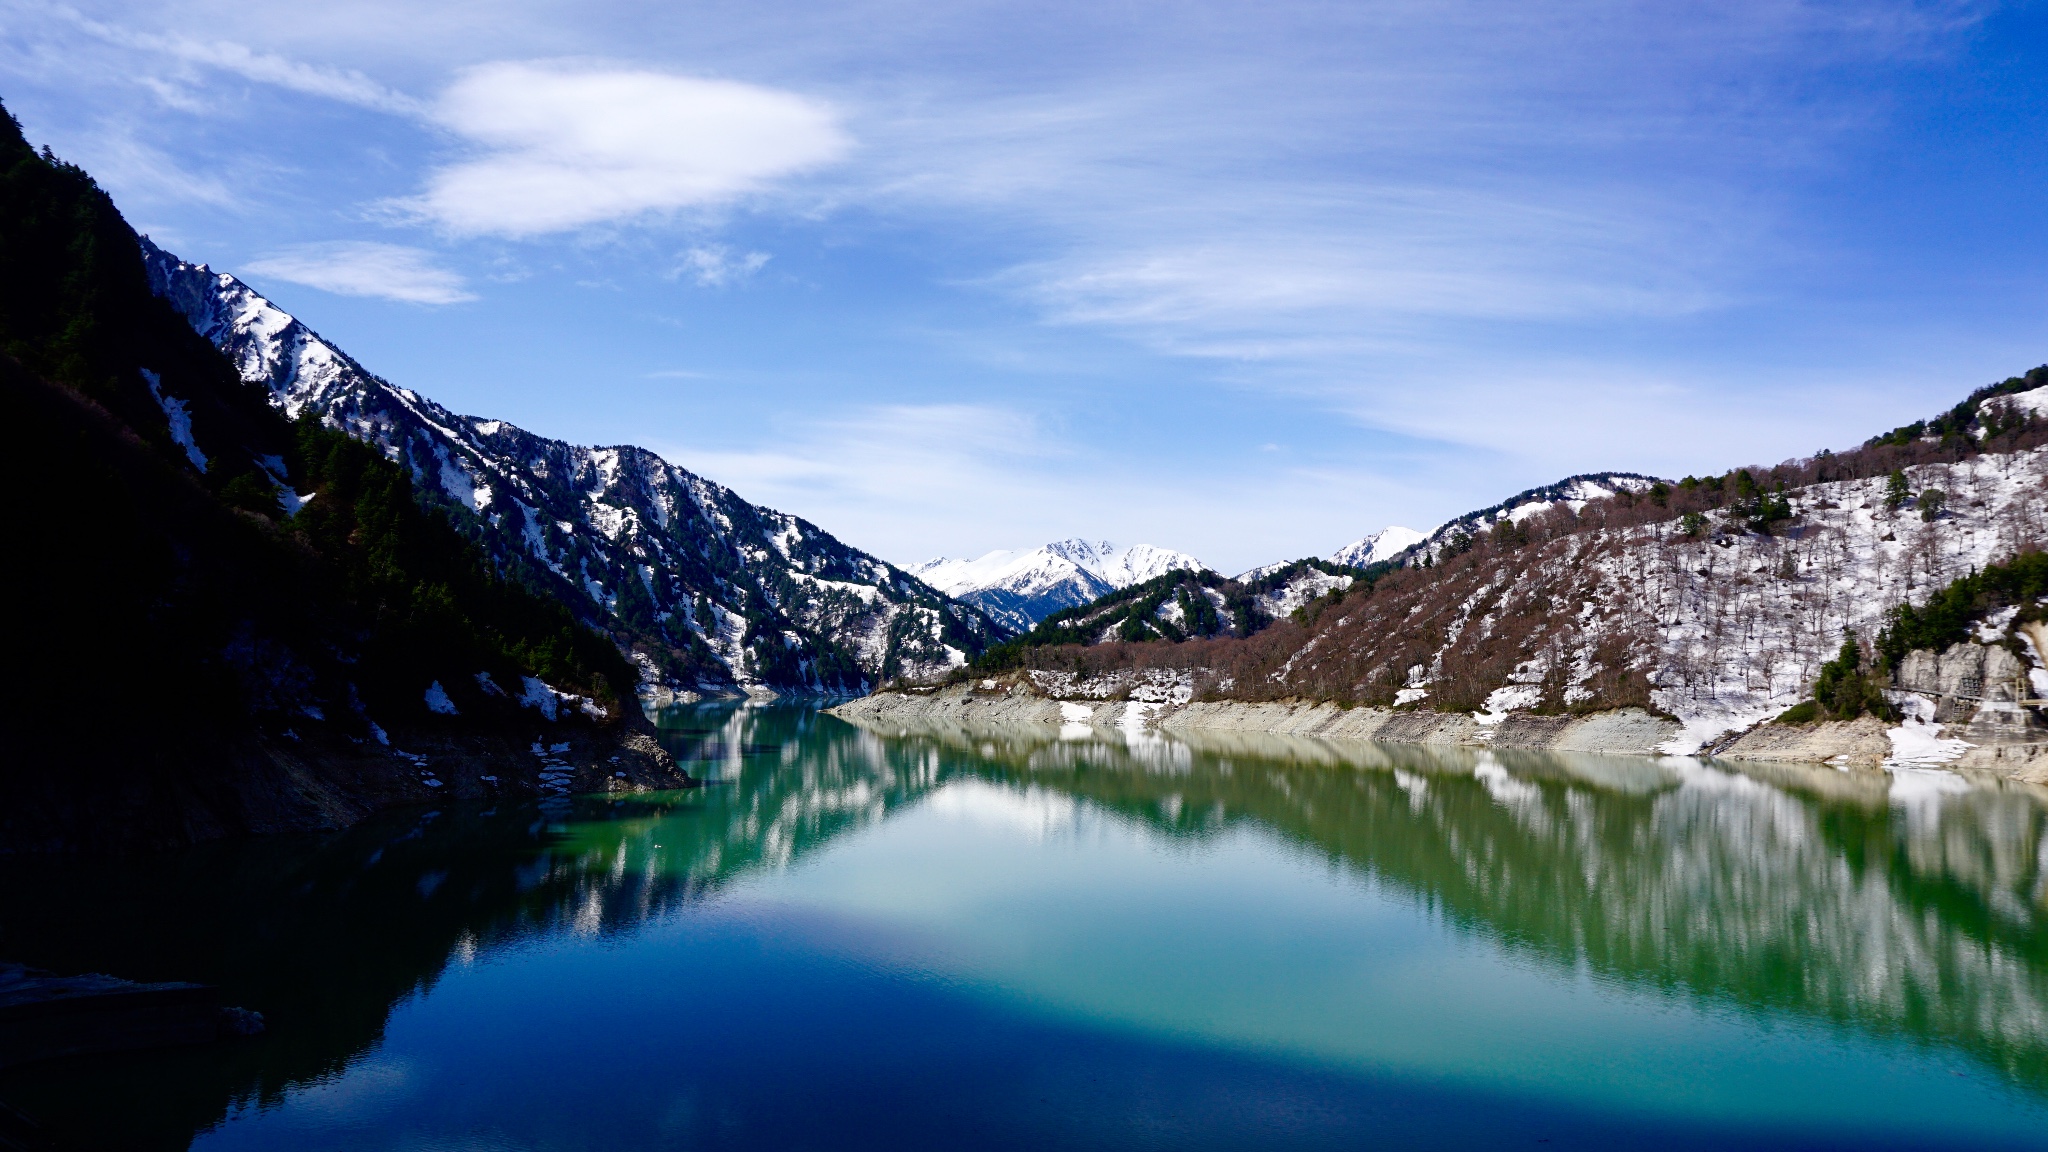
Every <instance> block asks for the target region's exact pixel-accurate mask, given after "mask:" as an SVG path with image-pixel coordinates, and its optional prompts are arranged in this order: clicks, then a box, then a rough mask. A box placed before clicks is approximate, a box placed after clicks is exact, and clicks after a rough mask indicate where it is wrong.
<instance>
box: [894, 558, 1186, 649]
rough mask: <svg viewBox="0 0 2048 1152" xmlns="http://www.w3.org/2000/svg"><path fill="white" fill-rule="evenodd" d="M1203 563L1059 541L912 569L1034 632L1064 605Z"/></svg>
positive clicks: (995, 615)
mask: <svg viewBox="0 0 2048 1152" xmlns="http://www.w3.org/2000/svg"><path fill="white" fill-rule="evenodd" d="M1201 570H1202V562H1201V561H1199V560H1197V559H1195V558H1194V557H1193V556H1190V555H1188V554H1187V553H1185V552H1175V551H1172V550H1170V549H1166V548H1154V547H1153V546H1151V545H1150V544H1137V545H1133V546H1132V547H1129V548H1123V549H1119V548H1118V547H1117V546H1116V545H1114V544H1111V543H1110V542H1109V541H1107V540H1094V541H1089V540H1059V541H1055V542H1054V543H1051V544H1047V545H1045V546H1043V547H1040V548H1033V549H1030V550H1029V551H1025V550H1007V549H1006V550H1001V551H996V552H990V553H988V554H986V555H984V556H980V557H977V558H975V559H973V560H949V559H947V558H946V557H944V556H941V557H939V558H937V559H935V560H927V561H925V562H924V563H922V564H918V565H916V566H914V567H912V568H911V569H910V572H911V574H912V575H914V576H916V577H918V578H919V579H921V580H923V581H924V582H925V583H927V584H930V585H931V586H932V587H934V588H937V589H938V590H939V591H941V592H944V593H945V594H946V595H948V596H952V597H954V598H956V599H960V600H964V601H966V602H968V603H970V604H974V605H977V606H978V607H980V608H981V609H982V611H984V612H986V613H988V615H989V616H990V617H991V618H993V619H994V620H996V621H997V622H999V623H1001V624H1003V625H1004V626H1005V627H1008V628H1009V629H1011V630H1012V631H1015V632H1028V631H1030V630H1031V628H1032V627H1033V626H1034V625H1036V624H1037V623H1038V622H1039V621H1040V620H1043V619H1045V618H1046V617H1047V616H1050V615H1052V614H1053V613H1054V612H1057V611H1059V610H1060V609H1062V608H1072V607H1074V606H1076V605H1080V604H1087V603H1090V602H1092V601H1094V600H1096V599H1099V598H1100V597H1103V596H1106V595H1108V594H1109V593H1111V592H1114V591H1116V590H1117V589H1119V588H1128V587H1130V586H1131V585H1133V584H1140V583H1143V582H1144V581H1147V580H1150V579H1152V578H1153V577H1155V576H1162V575H1165V574H1166V573H1168V572H1173V571H1189V572H1199V571H1201Z"/></svg>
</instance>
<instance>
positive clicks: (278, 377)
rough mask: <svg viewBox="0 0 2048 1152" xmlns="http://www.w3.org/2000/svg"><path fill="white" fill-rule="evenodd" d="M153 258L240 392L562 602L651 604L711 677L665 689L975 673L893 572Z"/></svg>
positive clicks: (649, 457)
mask: <svg viewBox="0 0 2048 1152" xmlns="http://www.w3.org/2000/svg"><path fill="white" fill-rule="evenodd" d="M143 255H144V258H145V263H146V265H147V266H148V269H149V273H150V279H151V285H152V287H153V288H154V289H155V291H156V292H157V294H158V295H160V296H163V297H164V298H166V299H167V300H169V301H170V302H171V303H172V304H173V305H174V306H176V307H177V308H178V310H179V311H180V312H181V313H183V314H184V315H185V317H186V319H187V320H188V322H190V323H191V324H192V326H193V328H194V329H195V330H197V331H198V332H199V334H200V335H202V336H204V337H206V338H207V339H208V340H210V341H212V342H213V344H214V345H215V346H216V347H218V348H220V349H221V350H222V351H224V352H225V353H227V354H228V356H229V357H230V359H231V360H233V361H234V363H235V364H236V366H237V367H238V368H239V370H240V372H241V375H242V377H243V379H245V380H248V381H250V382H251V383H258V384H262V385H263V386H265V387H266V388H268V389H269V392H270V398H271V402H272V404H273V405H275V406H276V407H277V408H278V409H280V410H281V411H283V412H284V413H285V414H286V415H288V416H292V417H297V416H298V415H300V414H301V413H303V412H308V411H310V412H314V413H317V414H318V415H319V416H320V417H321V419H322V421H323V422H324V423H326V424H327V425H329V426H330V427H334V428H339V429H341V430H343V431H346V432H348V433H349V434H350V435H352V436H355V437H356V438H357V439H360V440H363V441H366V442H368V443H371V444H375V445H377V446H378V447H379V448H381V449H382V450H383V451H384V453H385V455H386V456H388V457H389V458H390V459H392V460H395V461H398V462H400V463H402V464H405V465H406V466H407V467H408V468H409V469H410V470H411V472H412V476H413V481H414V483H415V484H417V485H419V486H420V488H421V489H422V490H424V491H428V492H439V493H440V494H441V495H443V496H445V497H446V498H447V499H448V500H449V502H450V503H451V504H453V505H455V506H458V507H460V508H462V509H465V510H467V511H468V512H470V513H474V514H475V516H476V518H477V520H476V523H477V525H478V526H479V527H480V529H481V531H482V532H483V534H484V537H485V541H486V547H487V548H489V549H490V550H491V551H492V554H493V556H494V558H496V559H497V560H498V561H499V563H500V565H501V566H503V565H506V564H508V563H511V562H519V563H530V564H531V565H532V566H533V568H534V569H535V570H536V572H537V574H538V573H545V574H549V575H552V576H553V577H554V578H556V579H557V580H558V581H559V586H558V587H556V588H555V589H554V590H555V592H556V594H557V595H559V596H560V597H561V598H562V599H563V600H564V602H566V603H569V604H570V605H571V606H572V607H582V608H583V609H584V611H585V612H586V613H587V614H603V615H610V616H613V617H614V618H615V619H623V617H622V616H621V615H620V614H621V613H622V612H623V611H624V610H625V605H624V604H622V601H621V598H622V596H623V597H627V598H628V599H632V600H638V601H640V602H641V603H642V604H643V606H644V607H645V611H644V612H641V613H640V614H639V616H640V619H641V624H640V626H639V627H640V634H641V635H642V636H645V635H647V633H648V631H649V630H650V626H649V622H650V621H651V622H652V628H655V629H661V630H664V631H665V633H666V635H667V637H668V639H667V640H665V641H663V643H665V644H667V645H668V646H669V647H671V648H672V649H673V650H674V651H676V652H678V653H681V654H682V655H683V656H684V657H685V658H686V661H694V662H695V667H697V668H698V669H699V671H698V673H696V675H697V676H698V677H699V678H698V679H694V680H690V681H679V682H674V683H666V684H664V685H663V686H664V687H666V688H669V689H672V690H679V691H696V690H729V689H730V688H731V687H733V686H738V687H743V688H747V689H749V690H752V689H753V688H755V687H756V686H758V685H761V684H763V683H765V682H766V678H765V677H764V675H763V673H762V669H763V668H773V667H776V666H778V665H779V666H780V667H781V668H782V672H781V678H780V679H779V680H778V681H777V683H778V684H779V685H780V686H781V687H782V688H785V689H787V688H790V687H792V686H793V685H792V684H791V683H790V679H791V678H792V677H795V678H796V679H798V680H799V681H803V686H806V687H817V688H831V687H838V688H841V689H845V688H850V687H863V686H872V685H873V684H874V683H875V682H878V681H879V680H880V679H881V678H882V677H883V675H884V674H885V671H888V670H890V669H894V670H899V671H903V672H909V673H913V674H915V673H922V672H927V671H930V672H936V671H943V670H944V669H946V668H949V667H954V666H957V665H958V664H960V663H961V662H963V661H964V659H965V656H964V654H963V653H962V652H961V650H960V648H959V647H957V646H956V645H955V644H953V643H949V642H948V639H947V627H948V625H949V624H950V625H951V626H952V627H953V628H954V629H955V631H956V632H957V631H958V630H960V629H967V630H969V631H983V632H986V631H988V628H987V625H986V624H985V623H983V622H982V621H980V620H979V619H977V618H975V617H974V616H973V614H972V613H971V612H967V611H965V610H963V609H961V608H960V607H959V606H958V605H954V604H947V603H945V602H944V601H942V600H940V599H938V598H937V597H934V596H932V595H931V594H930V593H929V592H928V591H925V590H924V589H922V588H920V587H919V586H918V585H917V584H916V582H914V581H912V580H910V579H908V578H907V577H906V576H905V575H904V574H903V573H901V572H900V571H898V570H896V569H893V568H891V567H890V566H889V565H887V564H884V563H882V562H881V561H880V560H877V559H876V558H874V557H872V556H869V555H866V554H865V553H861V552H859V551H856V550H854V549H852V548H849V547H847V546H846V545H845V544H843V543H841V542H840V541H838V540H836V539H834V538H833V537H832V536H831V535H829V534H828V533H825V532H823V531H821V530H819V529H818V528H817V527H815V526H813V525H811V524H808V523H805V522H804V521H802V520H799V519H797V518H796V517H794V516H789V515H786V514H784V513H780V512H775V511H773V510H770V509H767V508H761V507H757V506H755V505H752V504H749V503H747V502H746V501H745V500H742V499H740V497H739V496H738V495H736V494H735V493H733V492H732V491H731V490H730V489H727V488H725V487H723V486H722V485H718V484H714V483H712V482H711V481H708V480H705V479H704V478H702V477H700V476H697V475H694V474H692V473H691V472H689V471H687V470H685V469H683V468H679V467H677V466H675V465H673V464H670V463H668V462H667V461H665V460H663V459H662V458H661V457H659V456H656V455H655V454H654V453H652V452H648V451H646V450H645V449H641V448H634V447H629V446H621V447H609V448H586V447H580V446H577V445H572V444H565V443H563V442H561V441H558V440H549V439H546V438H543V437H539V436H534V435H531V434H529V433H527V432H524V431H522V430H521V429H519V428H517V427H514V426H513V425H511V424H507V423H505V422H504V421H501V420H483V419H478V418H475V417H470V416H462V415H458V414H456V413H454V412H451V411H449V410H448V409H446V408H443V407H442V406H441V405H439V404H436V403H435V402H434V401H432V400H429V399H427V398H425V397H423V396H420V395H419V394H418V393H416V392H413V391H412V390H410V389H407V388H400V387H398V386H396V385H393V384H391V383H389V382H388V381H385V380H383V379H381V378H379V377H377V376H375V375H373V374H371V373H370V372H368V371H367V370H365V369H364V368H363V367H362V366H361V365H359V364H357V363H356V362H355V361H354V360H352V359H351V358H349V356H348V355H347V354H345V353H343V352H342V351H341V350H339V349H337V348H335V347H334V346H333V345H331V344H329V343H327V342H326V341H325V340H323V339H322V338H321V337H320V335H319V334H318V333H316V332H314V331H313V330H312V329H310V328H308V327H306V326H305V325H304V324H302V323H300V322H299V321H298V320H296V319H295V318H293V317H292V316H291V315H290V314H289V313H287V312H285V311H284V310H283V309H281V308H279V307H277V306H276V305H275V304H273V303H271V302H270V301H269V300H267V299H265V298H264V297H263V296H262V295H261V294H260V293H258V292H256V291H255V290H254V289H252V288H250V287H249V286H248V285H246V284H244V283H242V282H241V281H240V280H237V279H236V278H235V277H233V276H230V275H227V274H225V273H215V272H213V271H212V270H211V269H209V268H207V267H206V266H205V265H203V264H189V263H187V262H185V261H182V260H179V259H178V258H177V257H176V256H173V255H172V254H170V253H168V252H165V251H163V250H162V249H160V248H157V247H156V246H155V245H154V244H151V243H150V242H149V241H148V240H147V238H145V239H144V240H143ZM195 462H196V461H195ZM634 584H637V585H638V587H637V588H633V587H631V585H634ZM792 655H793V660H794V663H793V664H792V663H791V659H790V657H791V656H792ZM635 663H636V665H637V666H638V667H639V668H640V669H641V671H642V674H643V676H647V677H650V678H653V677H656V676H658V675H660V673H659V671H658V667H657V665H656V664H655V663H654V662H652V661H647V660H636V662H635ZM835 663H836V664H838V665H840V667H841V668H842V670H843V668H844V667H845V666H846V665H848V664H850V665H851V666H853V667H854V668H856V669H857V671H858V674H859V676H861V677H863V678H865V682H866V683H865V685H862V684H858V683H856V684H848V683H847V682H846V680H845V678H844V675H843V671H842V674H840V676H839V678H838V679H837V680H836V681H835V682H834V683H826V682H825V681H824V680H823V679H822V677H823V675H824V673H823V672H821V671H820V668H821V667H829V666H831V665H833V664H835ZM792 669H793V671H792ZM713 672H716V673H722V675H716V676H714V675H711V674H710V673H713ZM806 678H807V679H806ZM720 681H722V683H721V682H720ZM651 684H652V681H651V680H650V685H651ZM535 699H538V697H535Z"/></svg>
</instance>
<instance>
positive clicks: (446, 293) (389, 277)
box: [248, 241, 476, 304]
mask: <svg viewBox="0 0 2048 1152" xmlns="http://www.w3.org/2000/svg"><path fill="white" fill-rule="evenodd" d="M248 270H249V271H250V272H251V273H253V274H255V275H258V276H271V277H275V278H276V279H279V280H289V281H291V282H292V283H294V284H304V285H306V286H308V287H310V288H318V289H320V290H321V291H323V292H333V293H337V294H339V295H342V296H374V297H378V298H381V299H385V300H399V301H403V302H404V303H407V304H460V303H462V302H463V301H465V300H474V299H476V296H475V295H474V294H472V293H471V292H469V291H468V290H467V289H466V288H465V287H464V285H463V280H462V277H461V276H459V275H457V274H456V273H454V272H451V271H449V270H448V269H446V268H441V267H439V266H437V265H435V264H434V262H433V254H432V253H429V252H425V251H422V250H420V249H418V248H407V247H404V246H402V245H398V244H378V243H374V242H370V241H338V242H335V243H329V244H302V245H299V246H297V247H293V248H287V249H284V250H282V251H279V252H273V253H271V254H270V255H268V256H264V257H261V258H259V259H256V260H252V261H250V262H249V264H248Z"/></svg>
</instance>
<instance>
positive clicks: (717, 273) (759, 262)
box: [675, 244, 768, 288]
mask: <svg viewBox="0 0 2048 1152" xmlns="http://www.w3.org/2000/svg"><path fill="white" fill-rule="evenodd" d="M767 266H768V254H767V253H766V252H749V253H747V254H745V255H744V256H734V255H733V254H732V252H731V251H730V250H729V249H727V248H726V247H725V246H724V245H721V244H714V245H711V246H709V247H697V248H692V249H690V250H689V251H687V252H684V253H683V257H682V264H681V265H680V266H679V267H678V268H677V269H676V273H675V274H676V275H678V276H681V275H688V276H689V277H690V278H691V279H693V280H695V281H696V282H697V283H698V284H700V285H702V286H704V287H706V288H723V287H725V286H726V285H728V284H732V283H736V282H738V281H741V280H745V279H746V278H747V277H749V276H752V275H753V274H754V273H756V272H759V271H760V270H761V269H763V268H765V267H767Z"/></svg>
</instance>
